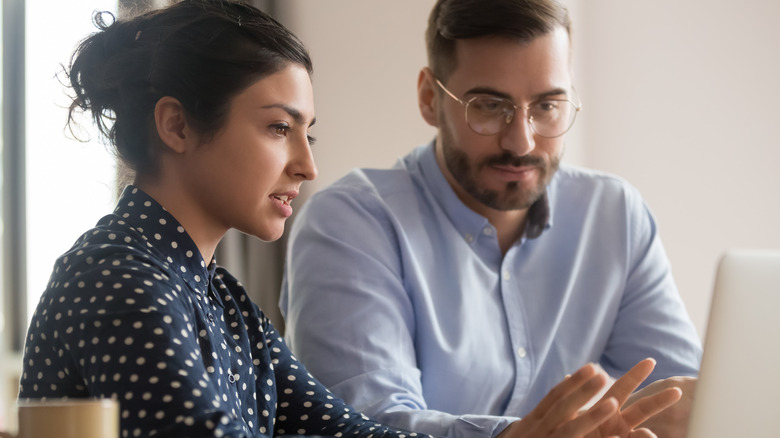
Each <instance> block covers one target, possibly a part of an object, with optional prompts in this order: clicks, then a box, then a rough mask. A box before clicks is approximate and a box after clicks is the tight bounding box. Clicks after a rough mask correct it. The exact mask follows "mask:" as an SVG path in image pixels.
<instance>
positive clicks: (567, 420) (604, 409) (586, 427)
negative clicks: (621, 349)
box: [498, 359, 682, 438]
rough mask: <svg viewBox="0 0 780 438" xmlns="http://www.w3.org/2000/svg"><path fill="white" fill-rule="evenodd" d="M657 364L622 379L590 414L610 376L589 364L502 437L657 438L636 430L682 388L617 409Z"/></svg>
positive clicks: (660, 390) (650, 362) (659, 392)
mask: <svg viewBox="0 0 780 438" xmlns="http://www.w3.org/2000/svg"><path fill="white" fill-rule="evenodd" d="M654 367H655V361H654V360H652V359H645V360H643V361H641V362H639V363H638V364H637V365H635V366H634V367H633V368H632V369H631V370H629V371H628V372H627V373H626V374H625V375H624V376H623V377H621V378H620V379H618V380H617V381H616V382H615V384H614V385H612V387H611V388H610V389H609V391H607V393H606V394H605V395H604V397H603V398H602V399H601V400H599V402H598V403H596V404H595V405H593V407H591V408H590V409H588V410H586V411H584V412H581V413H580V409H581V408H582V406H583V405H585V404H586V403H587V402H588V401H589V400H590V399H591V398H592V397H593V396H594V395H595V394H597V393H598V392H599V391H600V390H601V389H602V388H603V387H604V385H606V382H607V377H606V375H605V374H604V373H603V372H599V371H597V369H596V367H595V366H594V365H591V364H589V365H585V366H584V367H582V368H580V369H579V370H578V371H577V372H576V373H574V374H573V375H571V376H569V377H567V378H566V379H565V380H564V381H563V382H561V383H559V384H558V385H557V386H555V387H554V388H553V389H552V390H551V391H550V392H549V393H548V394H547V396H546V397H545V398H544V399H543V400H542V401H541V402H540V403H539V405H537V406H536V408H535V409H534V410H533V411H532V412H531V413H529V414H528V415H527V416H526V417H524V418H523V419H522V420H519V421H516V422H514V423H512V424H511V425H509V427H507V428H506V429H504V431H502V432H501V433H500V434H499V435H498V437H499V438H606V437H621V438H653V437H655V435H654V434H653V433H652V432H650V431H649V430H648V429H635V428H636V427H637V426H639V425H640V424H641V423H643V422H646V421H647V420H648V419H649V418H651V417H652V416H653V415H655V414H657V413H659V412H661V411H663V410H664V409H666V408H667V407H669V406H671V405H672V404H674V403H675V402H677V400H679V399H680V397H681V395H682V394H681V391H680V389H679V388H673V387H666V388H658V390H656V391H653V392H648V393H647V394H646V395H644V396H641V395H640V396H637V397H635V398H634V399H633V400H632V404H631V405H630V406H627V407H626V408H625V409H623V410H622V411H621V410H619V409H618V407H619V406H621V405H623V404H624V403H625V402H626V400H628V398H629V396H630V395H631V393H632V392H633V391H634V390H635V389H636V388H637V387H638V386H639V384H640V383H642V381H644V379H645V378H647V376H649V375H650V373H651V372H652V370H653V368H654Z"/></svg>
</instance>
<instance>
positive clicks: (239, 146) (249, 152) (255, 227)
mask: <svg viewBox="0 0 780 438" xmlns="http://www.w3.org/2000/svg"><path fill="white" fill-rule="evenodd" d="M313 124H314V98H313V93H312V87H311V79H310V77H309V74H308V72H307V71H306V69H304V68H303V67H301V66H299V65H297V64H289V65H288V66H287V67H286V68H284V69H282V70H280V71H279V72H277V73H275V74H273V75H271V76H267V77H265V78H263V79H261V80H259V81H257V82H255V83H254V84H253V85H251V86H250V87H248V88H247V89H245V90H244V91H243V92H242V93H241V94H239V95H237V96H236V97H235V98H234V99H233V101H232V103H231V105H230V110H229V114H228V117H227V120H226V123H225V125H224V126H223V127H222V128H221V129H220V130H219V131H218V132H217V134H216V135H215V136H214V137H213V138H211V139H210V140H208V141H207V142H205V143H203V144H200V145H199V146H198V147H197V148H196V149H195V151H194V152H193V153H192V154H190V155H189V156H188V158H187V159H188V162H187V163H186V165H187V166H188V171H187V175H188V179H190V180H189V181H187V184H186V186H187V187H189V188H190V189H189V190H188V191H189V195H190V196H192V197H193V198H194V200H195V201H196V202H195V204H196V206H197V208H199V209H201V213H202V214H201V217H203V218H204V219H205V220H206V221H207V224H204V225H210V226H212V227H217V229H220V228H225V230H223V232H224V231H226V229H227V228H236V229H238V230H240V231H242V232H244V233H247V234H251V235H254V236H257V237H258V238H260V239H262V240H266V241H271V240H275V239H278V238H279V237H281V235H282V232H283V231H284V222H285V220H286V219H287V218H288V217H289V216H290V215H291V214H292V208H291V207H290V201H291V200H292V199H293V198H295V197H296V196H297V195H298V193H299V190H300V187H301V183H302V182H303V181H305V180H311V179H314V178H315V177H316V175H317V168H316V166H315V165H314V160H313V157H312V153H311V140H312V139H311V137H310V135H309V131H310V129H311V126H312V125H313Z"/></svg>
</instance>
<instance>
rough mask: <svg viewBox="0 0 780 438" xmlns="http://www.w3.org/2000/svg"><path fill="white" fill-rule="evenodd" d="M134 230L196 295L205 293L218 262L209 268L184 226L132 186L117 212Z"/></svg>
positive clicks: (126, 188) (119, 204)
mask: <svg viewBox="0 0 780 438" xmlns="http://www.w3.org/2000/svg"><path fill="white" fill-rule="evenodd" d="M114 214H115V215H117V216H119V217H120V218H121V220H123V221H124V222H125V223H126V224H127V225H128V226H129V227H130V229H131V230H133V231H135V232H137V233H139V234H140V238H141V242H142V244H145V246H146V249H147V250H148V251H149V252H151V253H153V254H154V255H155V256H156V257H158V258H159V259H161V260H162V262H163V265H164V267H165V268H166V269H167V270H169V271H170V272H171V273H172V274H175V275H177V276H179V277H181V278H182V279H183V280H184V281H185V282H186V283H187V284H188V285H190V286H191V287H192V288H193V289H194V290H195V291H196V292H198V293H201V294H206V293H208V291H209V284H210V282H211V280H212V278H213V276H214V273H215V271H216V259H215V258H214V257H212V259H211V262H210V263H209V264H208V265H207V264H206V262H205V261H204V260H203V257H202V256H201V253H200V250H198V247H197V245H195V242H194V241H193V240H192V238H191V237H190V235H189V234H187V231H186V230H185V229H184V227H183V226H182V225H181V224H180V223H179V221H178V220H176V218H174V217H173V215H172V214H170V213H169V212H168V211H167V210H165V208H164V207H163V206H162V205H160V203H158V202H157V201H155V200H154V198H152V197H151V196H149V195H148V194H146V193H145V192H144V191H143V190H141V189H139V188H138V187H135V186H133V185H128V186H127V187H125V189H124V191H123V192H122V195H121V196H120V198H119V201H118V202H117V206H116V208H115V209H114Z"/></svg>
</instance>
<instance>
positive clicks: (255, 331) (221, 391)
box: [19, 186, 416, 438]
mask: <svg viewBox="0 0 780 438" xmlns="http://www.w3.org/2000/svg"><path fill="white" fill-rule="evenodd" d="M19 397H20V399H39V398H43V399H46V398H85V397H111V398H114V399H117V400H118V401H119V403H120V427H121V433H120V435H121V436H122V437H152V436H165V437H210V436H215V437H221V436H224V437H256V436H278V435H326V436H336V437H352V436H355V437H399V438H402V437H404V436H415V435H416V434H414V433H405V432H400V431H395V430H390V429H388V428H386V427H383V426H382V425H379V424H377V423H374V422H372V421H370V420H369V419H368V418H366V417H365V416H363V415H361V414H359V413H356V412H354V411H353V410H352V409H351V408H350V407H349V406H347V405H345V404H344V402H343V401H341V400H340V399H337V398H336V397H335V396H333V395H332V394H331V393H330V392H329V391H328V390H327V389H326V388H325V387H323V386H322V385H321V384H320V383H319V382H317V381H316V380H315V379H314V378H312V376H311V375H310V374H309V373H308V372H307V371H306V369H305V368H304V367H303V366H302V365H301V364H300V363H299V362H298V361H297V360H296V359H295V357H293V356H292V354H291V353H290V351H289V350H288V348H287V346H286V344H285V343H284V341H283V340H282V338H281V337H280V335H279V334H278V333H277V332H276V331H275V330H274V327H273V326H272V325H271V324H270V322H269V321H268V319H267V318H266V317H265V316H264V315H263V313H262V312H261V311H260V310H259V309H258V307H257V306H256V305H254V304H253V303H252V302H251V301H250V299H249V297H248V296H247V294H246V291H245V290H244V288H243V287H242V286H241V284H240V283H238V281H237V280H236V279H235V278H233V277H232V276H231V275H230V274H229V273H228V272H227V271H225V270H224V269H222V268H219V267H217V266H216V264H215V261H214V259H212V260H211V263H209V264H208V265H207V264H206V263H205V261H204V260H203V259H202V258H201V256H200V253H199V252H198V249H197V247H196V246H195V243H194V242H193V241H192V240H191V239H190V237H189V236H188V235H187V233H186V231H185V230H184V228H182V226H181V225H179V223H178V222H177V221H176V219H174V217H173V216H172V215H170V214H169V213H168V212H167V211H166V210H165V209H164V208H163V207H162V206H161V205H160V204H158V203H157V202H155V201H154V200H153V199H152V198H151V197H149V196H148V195H146V194H145V193H144V192H142V191H141V190H140V189H138V188H136V187H132V186H129V187H128V188H126V189H125V191H124V193H123V194H122V197H121V198H120V200H119V204H118V206H117V208H116V210H115V211H114V213H113V214H111V215H108V216H105V217H104V218H103V219H101V221H100V222H98V224H97V226H96V227H95V228H94V229H92V230H90V231H89V232H87V233H85V234H84V235H82V236H81V238H79V240H78V241H76V243H75V244H74V246H73V248H72V249H71V250H70V251H68V252H67V253H65V254H64V255H63V256H62V257H60V258H59V259H58V260H57V262H56V264H55V266H54V272H53V274H52V276H51V279H50V281H49V283H48V286H47V289H46V291H45V292H44V294H43V296H42V298H41V300H40V303H39V304H38V308H37V310H36V311H35V314H34V315H33V317H32V322H31V326H30V329H29V333H28V336H27V339H26V345H25V352H24V370H23V375H22V378H21V389H20V394H19Z"/></svg>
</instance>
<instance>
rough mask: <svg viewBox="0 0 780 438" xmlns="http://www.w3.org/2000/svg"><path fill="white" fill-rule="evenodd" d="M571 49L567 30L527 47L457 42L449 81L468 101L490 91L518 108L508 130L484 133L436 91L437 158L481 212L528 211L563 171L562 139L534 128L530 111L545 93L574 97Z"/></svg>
mask: <svg viewBox="0 0 780 438" xmlns="http://www.w3.org/2000/svg"><path fill="white" fill-rule="evenodd" d="M569 46H570V44H569V37H568V34H567V33H566V31H565V30H564V29H557V30H555V31H553V32H551V33H549V34H547V35H544V36H541V37H537V38H536V39H534V40H532V41H531V42H529V43H525V44H521V43H518V42H515V41H513V40H510V39H505V38H497V37H492V38H478V39H469V40H460V41H458V42H457V45H456V55H457V65H458V67H457V68H456V69H455V70H454V71H453V72H452V74H451V75H450V77H449V78H448V79H447V80H446V83H445V86H446V87H447V89H449V90H450V91H451V92H452V93H453V94H454V95H455V96H457V97H459V98H460V99H461V100H462V101H464V102H467V101H468V100H469V99H471V98H472V97H474V96H477V95H492V96H497V97H502V98H508V99H510V100H511V101H512V102H514V104H515V105H517V106H518V108H517V110H516V111H515V116H514V118H513V119H512V121H511V123H509V125H507V126H506V127H505V128H504V130H503V131H501V132H500V133H498V134H496V135H491V136H484V135H479V134H477V133H475V132H474V131H473V130H472V129H471V128H469V126H468V124H467V123H466V118H465V110H464V106H463V105H461V104H460V103H458V102H457V101H455V100H454V99H452V98H451V97H450V96H447V95H446V94H444V93H443V92H440V93H438V97H437V98H436V99H437V104H436V105H437V120H438V127H439V136H438V139H437V145H436V154H437V159H438V162H439V165H440V166H446V169H444V168H443V169H442V170H443V171H444V173H445V175H446V176H447V179H448V181H449V182H450V185H452V186H453V188H454V189H455V191H456V193H458V196H459V197H460V198H461V199H462V200H463V201H464V203H465V204H466V205H468V206H469V207H471V208H472V209H474V210H475V211H477V212H484V211H485V208H488V209H493V210H500V211H507V210H522V209H527V208H528V207H530V206H531V204H533V203H534V202H535V201H536V200H537V199H538V198H539V197H540V196H541V195H542V194H543V193H544V190H545V187H546V185H547V184H548V183H549V181H550V179H551V178H552V176H553V174H554V173H555V171H556V170H557V169H558V165H559V163H560V159H561V155H562V153H563V136H561V137H557V138H545V137H541V136H539V135H538V134H536V133H534V130H533V129H532V127H531V126H530V124H529V122H528V117H527V112H526V110H525V109H524V108H525V107H527V106H528V105H529V104H531V103H534V102H537V101H538V100H539V99H541V98H552V99H571V98H572V96H570V93H571V91H570V90H571V73H570V66H569V50H570V47H569ZM434 86H435V85H434ZM437 91H438V90H437Z"/></svg>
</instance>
